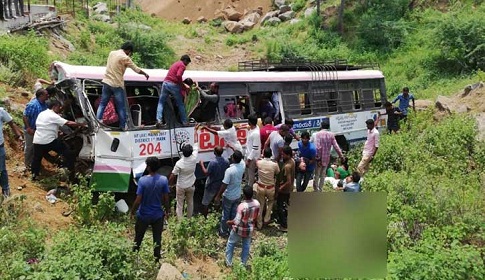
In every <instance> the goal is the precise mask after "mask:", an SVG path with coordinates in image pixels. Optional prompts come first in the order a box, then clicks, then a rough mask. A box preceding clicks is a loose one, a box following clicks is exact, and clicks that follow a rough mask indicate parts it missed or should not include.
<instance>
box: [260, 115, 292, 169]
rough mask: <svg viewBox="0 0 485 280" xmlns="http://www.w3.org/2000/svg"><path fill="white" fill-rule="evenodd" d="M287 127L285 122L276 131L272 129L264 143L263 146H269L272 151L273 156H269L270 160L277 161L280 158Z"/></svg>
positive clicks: (287, 130)
mask: <svg viewBox="0 0 485 280" xmlns="http://www.w3.org/2000/svg"><path fill="white" fill-rule="evenodd" d="M288 132H289V128H288V126H287V125H286V124H283V125H282V126H280V129H278V131H273V132H271V134H270V135H269V137H268V140H266V143H264V148H267V147H270V148H271V152H273V156H272V157H271V159H272V160H274V161H276V162H279V161H280V158H281V152H282V150H283V146H284V145H285V140H284V137H285V136H286V134H288Z"/></svg>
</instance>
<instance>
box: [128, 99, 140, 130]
mask: <svg viewBox="0 0 485 280" xmlns="http://www.w3.org/2000/svg"><path fill="white" fill-rule="evenodd" d="M130 112H131V119H132V120H133V125H134V126H136V127H138V126H140V125H141V105H140V104H133V105H131V106H130Z"/></svg>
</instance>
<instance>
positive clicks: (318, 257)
mask: <svg viewBox="0 0 485 280" xmlns="http://www.w3.org/2000/svg"><path fill="white" fill-rule="evenodd" d="M386 199H387V194H386V193H292V194H291V201H290V204H291V205H290V208H289V211H288V212H289V213H288V215H289V216H288V223H289V224H288V228H289V231H288V253H289V257H288V262H289V268H290V274H291V276H292V277H294V278H322V277H328V278H344V277H351V278H364V277H365V278H385V277H386V275H387V269H386V265H387V240H386V233H387V216H386Z"/></svg>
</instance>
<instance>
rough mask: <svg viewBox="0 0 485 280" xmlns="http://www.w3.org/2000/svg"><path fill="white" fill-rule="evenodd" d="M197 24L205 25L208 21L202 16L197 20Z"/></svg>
mask: <svg viewBox="0 0 485 280" xmlns="http://www.w3.org/2000/svg"><path fill="white" fill-rule="evenodd" d="M197 22H198V23H204V22H207V19H206V18H205V17H204V16H200V17H198V18H197Z"/></svg>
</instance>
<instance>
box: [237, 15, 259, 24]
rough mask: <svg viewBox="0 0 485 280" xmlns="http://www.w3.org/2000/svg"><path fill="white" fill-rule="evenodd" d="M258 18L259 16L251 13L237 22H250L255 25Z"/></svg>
mask: <svg viewBox="0 0 485 280" xmlns="http://www.w3.org/2000/svg"><path fill="white" fill-rule="evenodd" d="M260 18H261V15H260V14H258V13H256V12H253V13H250V14H247V15H246V16H244V17H243V18H242V19H241V20H240V21H239V22H241V23H244V22H252V23H254V24H256V23H258V22H259V19H260Z"/></svg>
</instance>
